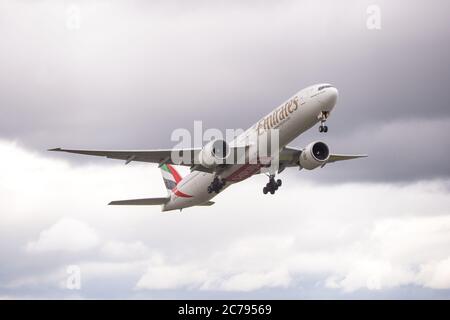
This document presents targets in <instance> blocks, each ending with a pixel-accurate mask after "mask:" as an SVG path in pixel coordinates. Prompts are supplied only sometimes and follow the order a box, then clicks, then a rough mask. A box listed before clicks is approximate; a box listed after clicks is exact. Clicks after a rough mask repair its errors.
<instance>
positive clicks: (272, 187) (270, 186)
mask: <svg viewBox="0 0 450 320" xmlns="http://www.w3.org/2000/svg"><path fill="white" fill-rule="evenodd" d="M281 184H282V182H281V180H280V179H278V180H276V181H275V175H274V174H271V175H270V176H269V182H268V183H267V184H266V186H265V187H264V188H263V193H264V194H267V193H268V192H270V194H274V193H275V191H277V190H278V188H279V187H281Z"/></svg>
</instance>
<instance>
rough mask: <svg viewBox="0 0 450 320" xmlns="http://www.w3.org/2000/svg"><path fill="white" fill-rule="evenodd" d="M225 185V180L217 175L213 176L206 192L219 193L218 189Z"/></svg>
mask: <svg viewBox="0 0 450 320" xmlns="http://www.w3.org/2000/svg"><path fill="white" fill-rule="evenodd" d="M224 186H225V181H223V180H222V179H220V178H219V177H214V180H213V181H212V182H211V184H210V185H209V186H208V193H212V192H215V193H219V192H220V190H222V188H223V187H224Z"/></svg>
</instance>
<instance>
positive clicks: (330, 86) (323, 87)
mask: <svg viewBox="0 0 450 320" xmlns="http://www.w3.org/2000/svg"><path fill="white" fill-rule="evenodd" d="M332 87H333V86H332V85H329V84H327V85H324V86H320V87H319V89H318V91H320V90H323V89H325V88H332Z"/></svg>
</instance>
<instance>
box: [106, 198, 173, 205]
mask: <svg viewBox="0 0 450 320" xmlns="http://www.w3.org/2000/svg"><path fill="white" fill-rule="evenodd" d="M167 201H169V198H147V199H132V200H119V201H111V202H110V203H109V205H112V206H155V205H159V204H165V203H166V202H167Z"/></svg>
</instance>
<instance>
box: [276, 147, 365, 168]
mask: <svg viewBox="0 0 450 320" xmlns="http://www.w3.org/2000/svg"><path fill="white" fill-rule="evenodd" d="M301 153H302V150H301V149H298V148H293V147H285V148H284V149H283V150H281V152H280V165H281V166H284V167H297V166H298V165H299V163H298V161H299V157H300V155H301ZM366 157H367V154H330V157H329V158H328V161H327V162H325V163H324V164H323V165H322V167H323V166H324V165H326V164H327V163H333V162H336V161H344V160H351V159H358V158H366Z"/></svg>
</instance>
